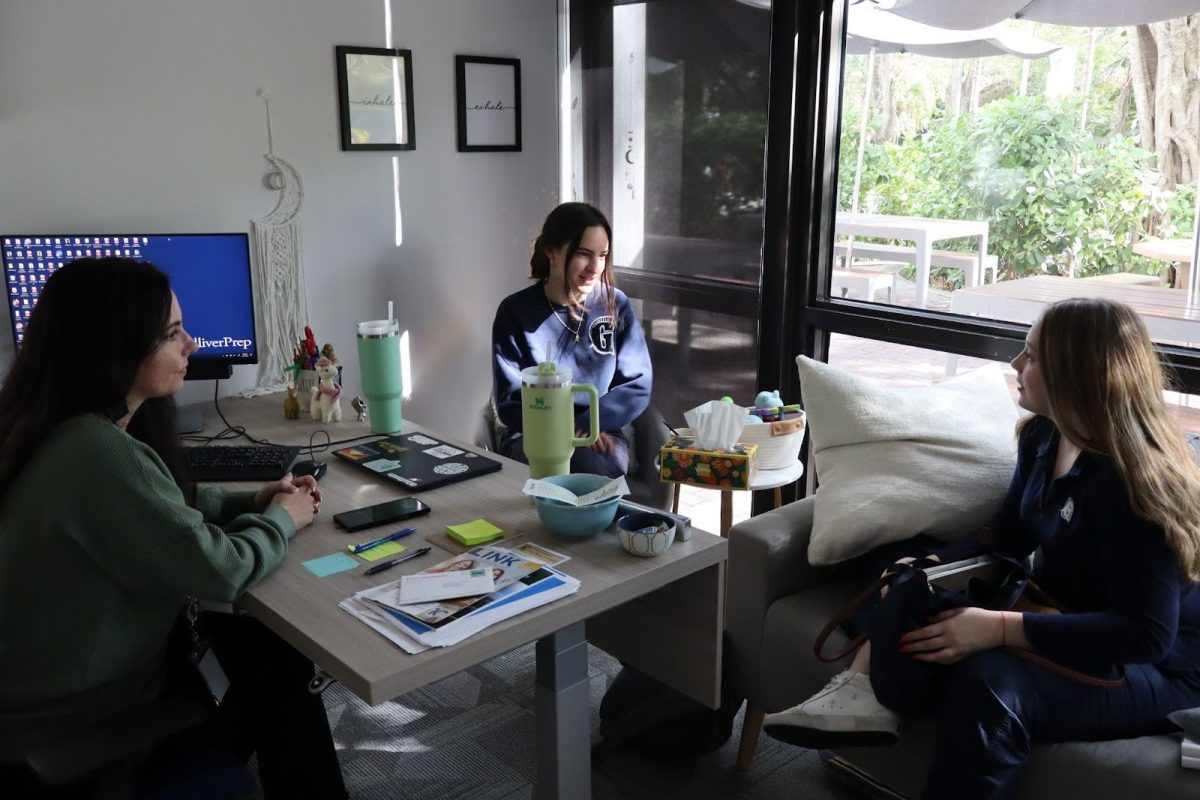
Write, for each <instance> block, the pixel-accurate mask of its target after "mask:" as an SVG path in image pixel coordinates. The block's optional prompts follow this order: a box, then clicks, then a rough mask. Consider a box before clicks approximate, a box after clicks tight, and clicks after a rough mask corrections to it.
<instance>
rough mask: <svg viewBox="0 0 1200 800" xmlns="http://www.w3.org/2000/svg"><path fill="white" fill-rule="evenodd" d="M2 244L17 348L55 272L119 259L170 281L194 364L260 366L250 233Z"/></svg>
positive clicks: (0, 239)
mask: <svg viewBox="0 0 1200 800" xmlns="http://www.w3.org/2000/svg"><path fill="white" fill-rule="evenodd" d="M0 246H2V247H3V250H2V252H3V258H4V277H5V282H6V284H7V286H8V294H9V306H10V314H11V316H12V330H13V341H14V342H15V343H16V344H17V345H20V342H21V339H22V338H23V336H24V328H25V322H26V321H27V320H28V319H29V314H30V312H31V311H32V310H33V306H34V305H35V304H36V303H37V295H38V294H39V292H40V288H41V286H42V284H44V283H45V280H46V278H47V277H49V275H50V274H52V273H53V272H54V271H55V270H56V269H58V268H59V267H61V266H63V265H64V264H68V263H70V262H71V261H74V260H75V259H77V258H82V257H87V256H108V255H112V256H126V257H129V258H133V259H136V260H138V261H150V262H151V263H153V264H155V265H156V266H158V267H159V268H161V269H162V270H163V271H164V272H166V273H167V275H168V276H170V278H171V288H172V289H174V291H175V295H176V296H177V297H178V298H179V305H180V307H181V308H182V310H183V326H184V328H185V329H186V330H187V332H188V333H189V334H191V335H192V337H193V338H194V339H195V340H196V342H197V344H198V345H199V349H198V350H197V351H196V353H195V355H193V356H192V358H193V359H194V360H195V359H204V360H220V361H223V362H225V363H230V364H253V363H257V361H258V351H257V346H256V344H255V339H254V300H253V291H252V289H251V284H250V254H249V247H248V239H247V235H246V234H244V233H217V234H116V235H113V234H108V235H105V234H100V235H93V234H87V235H84V234H80V235H78V236H77V235H75V234H70V235H66V234H50V235H49V236H46V235H37V234H34V235H25V234H21V235H20V236H16V235H12V236H10V235H4V236H0Z"/></svg>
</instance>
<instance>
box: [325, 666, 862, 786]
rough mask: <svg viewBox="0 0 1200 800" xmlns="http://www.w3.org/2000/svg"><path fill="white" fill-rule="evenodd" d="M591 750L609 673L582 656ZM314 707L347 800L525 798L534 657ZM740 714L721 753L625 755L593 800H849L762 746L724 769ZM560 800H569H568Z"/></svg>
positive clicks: (766, 740)
mask: <svg viewBox="0 0 1200 800" xmlns="http://www.w3.org/2000/svg"><path fill="white" fill-rule="evenodd" d="M588 666H589V673H590V676H591V697H592V741H593V742H596V741H598V740H599V732H598V725H599V719H598V717H597V713H598V710H599V707H600V699H601V698H602V697H603V696H604V692H605V691H606V690H607V688H608V686H609V684H610V683H611V681H612V680H613V678H614V677H615V676H616V674H617V672H618V671H619V670H620V664H619V663H617V661H616V660H615V659H613V658H611V657H610V656H609V655H608V654H606V653H604V652H602V651H600V650H597V649H595V648H590V657H589V664H588ZM324 698H325V705H326V709H327V711H328V714H329V722H330V726H331V728H332V730H333V736H334V740H335V742H336V744H337V747H338V751H339V757H340V760H341V764H342V772H343V774H344V776H345V780H346V786H347V788H348V789H349V791H350V795H351V797H352V798H354V800H395V799H396V798H406V800H407V799H408V798H412V799H413V800H423V799H426V798H427V799H428V800H450V799H451V798H470V800H510V799H511V800H516V799H517V798H530V797H532V796H533V785H534V783H535V782H536V780H537V764H536V757H535V752H534V736H535V733H534V730H535V728H534V708H533V706H534V700H533V698H534V648H533V645H532V644H531V645H527V646H525V647H521V648H518V649H516V650H513V651H512V652H510V653H505V654H504V655H501V656H497V657H496V658H493V659H490V660H488V661H485V662H483V663H481V664H479V665H477V666H475V667H472V668H471V669H468V670H466V671H464V672H460V673H458V674H456V675H452V676H451V677H449V678H446V679H444V680H442V681H439V682H437V683H434V684H431V685H429V686H427V687H425V688H423V689H420V690H418V691H415V692H412V693H410V694H407V695H404V696H402V697H399V698H397V699H395V700H393V701H391V702H388V703H383V704H381V705H379V706H374V707H372V706H369V705H367V704H365V703H363V702H362V701H361V700H359V699H358V698H356V697H355V696H354V695H352V694H350V693H349V692H348V691H346V690H345V689H344V688H343V687H342V686H340V685H338V684H335V685H333V686H331V687H330V688H329V689H327V690H326V691H325V695H324ZM742 713H744V711H743V712H739V714H738V718H737V720H735V724H734V735H733V737H732V738H730V740H729V741H728V742H726V743H725V745H724V746H723V747H721V748H720V749H719V750H716V751H714V752H712V753H710V754H709V755H707V756H703V757H701V758H694V759H680V758H676V759H663V758H656V757H655V756H654V754H653V753H652V752H637V751H634V750H628V749H627V750H624V751H620V752H617V753H613V754H611V755H609V756H608V757H607V758H605V759H603V760H602V761H601V762H600V763H599V764H597V765H594V767H593V771H592V797H593V798H598V799H599V800H627V799H629V800H632V799H635V798H662V797H667V798H688V800H707V799H708V798H746V800H768V799H769V800H780V799H782V798H805V800H850V799H851V798H855V797H857V795H856V794H854V793H853V792H851V791H850V790H848V789H846V788H845V787H843V786H841V785H839V784H837V783H835V782H833V781H832V780H831V779H830V778H829V777H828V776H827V775H826V773H825V769H824V767H823V766H822V764H821V761H820V757H819V754H818V753H817V752H816V751H811V750H802V749H800V748H796V747H791V746H789V745H785V744H782V743H780V742H777V741H775V740H774V739H771V738H770V737H767V736H763V737H761V738H760V739H759V745H758V752H757V754H756V755H755V758H754V763H753V765H752V766H751V768H750V769H749V770H746V771H740V770H737V769H736V768H735V767H734V759H735V756H736V753H737V745H738V736H739V735H740V731H741V719H742ZM566 800H575V798H567V799H566Z"/></svg>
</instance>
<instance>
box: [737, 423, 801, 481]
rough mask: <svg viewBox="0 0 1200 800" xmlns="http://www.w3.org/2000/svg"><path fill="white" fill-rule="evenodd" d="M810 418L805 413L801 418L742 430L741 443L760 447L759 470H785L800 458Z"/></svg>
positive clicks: (750, 426) (749, 426) (748, 426)
mask: <svg viewBox="0 0 1200 800" xmlns="http://www.w3.org/2000/svg"><path fill="white" fill-rule="evenodd" d="M807 422H808V417H807V416H806V415H805V414H804V412H803V411H801V412H800V416H798V417H792V418H790V419H787V420H784V421H783V422H764V423H763V424H761V425H747V426H746V427H744V428H742V435H741V436H739V437H738V441H739V442H745V443H746V444H757V445H758V455H757V456H756V457H757V459H758V468H759V469H760V470H761V469H783V468H784V467H790V466H791V465H792V464H794V463H796V459H797V458H799V456H800V445H802V444H803V443H804V431H805V430H807V427H808V425H807Z"/></svg>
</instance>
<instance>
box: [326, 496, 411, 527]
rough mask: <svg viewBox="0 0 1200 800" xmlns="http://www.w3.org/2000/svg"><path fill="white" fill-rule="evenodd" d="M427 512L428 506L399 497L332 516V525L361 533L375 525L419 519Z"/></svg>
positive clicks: (409, 498) (408, 498)
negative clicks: (411, 518) (413, 518)
mask: <svg viewBox="0 0 1200 800" xmlns="http://www.w3.org/2000/svg"><path fill="white" fill-rule="evenodd" d="M429 510H430V509H429V506H427V505H425V504H424V503H422V502H421V501H420V500H418V499H417V498H415V497H401V498H400V499H399V500H389V501H387V502H386V503H380V504H379V505H375V506H367V507H365V508H356V509H354V510H353V511H343V512H342V513H340V514H334V515H333V524H334V525H337V526H338V527H339V528H341V529H342V530H344V531H361V530H362V529H363V528H373V527H375V526H376V525H386V524H387V523H389V522H396V521H397V520H401V519H408V518H409V517H419V516H421V515H422V514H428V513H429Z"/></svg>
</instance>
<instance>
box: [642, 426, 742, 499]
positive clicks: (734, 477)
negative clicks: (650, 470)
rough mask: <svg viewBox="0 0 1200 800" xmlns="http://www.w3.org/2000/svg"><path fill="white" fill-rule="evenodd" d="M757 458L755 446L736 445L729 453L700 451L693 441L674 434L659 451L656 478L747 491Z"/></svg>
mask: <svg viewBox="0 0 1200 800" xmlns="http://www.w3.org/2000/svg"><path fill="white" fill-rule="evenodd" d="M757 455H758V445H757V444H749V443H746V442H736V443H735V444H734V445H733V447H732V448H731V449H729V450H701V449H700V448H698V447H696V440H695V439H694V438H693V437H691V436H684V435H680V434H677V435H675V436H672V437H671V438H670V439H668V440H667V443H666V444H664V445H663V446H662V450H661V451H659V459H660V463H661V468H660V469H659V476H660V477H661V478H662V479H663V480H664V481H667V482H669V483H691V484H695V485H696V486H711V487H712V488H714V489H749V488H750V484H751V483H753V482H754V478H755V477H756V476H757V475H758V458H757Z"/></svg>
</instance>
